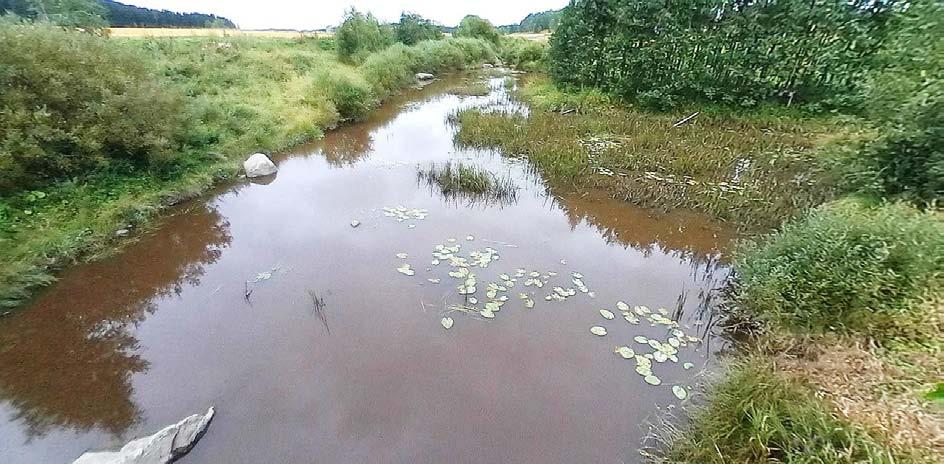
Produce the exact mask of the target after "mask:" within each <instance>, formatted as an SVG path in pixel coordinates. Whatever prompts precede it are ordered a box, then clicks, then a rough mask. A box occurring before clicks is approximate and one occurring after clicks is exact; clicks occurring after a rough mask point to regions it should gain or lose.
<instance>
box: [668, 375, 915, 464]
mask: <svg viewBox="0 0 944 464" xmlns="http://www.w3.org/2000/svg"><path fill="white" fill-rule="evenodd" d="M705 400H706V401H705V402H704V403H703V404H702V405H700V406H699V407H695V408H693V409H692V410H691V411H689V412H690V414H691V416H690V419H689V421H688V423H687V424H681V426H678V425H676V426H672V425H668V424H666V425H665V427H663V428H662V429H661V430H659V431H658V432H657V433H656V434H655V435H654V436H653V438H654V440H655V443H653V444H654V445H655V450H654V452H653V454H654V456H653V457H652V459H651V461H652V462H657V463H665V464H669V463H679V464H681V463H687V464H724V463H739V464H752V463H757V464H762V463H771V462H781V463H791V464H854V463H855V464H864V463H868V464H892V463H903V462H911V461H910V459H909V458H908V457H906V456H899V455H897V454H896V452H894V451H893V450H892V449H891V448H889V447H888V446H887V445H885V444H884V443H883V442H882V441H880V440H878V439H877V438H876V437H873V436H872V435H870V434H869V433H867V432H866V431H864V430H863V429H861V428H858V427H856V426H854V425H852V424H849V423H848V422H846V421H842V420H839V419H837V418H836V417H834V415H833V414H832V413H830V406H829V405H827V404H824V403H823V401H822V400H820V399H819V398H817V397H816V396H815V395H814V394H813V393H812V392H811V391H809V389H808V388H807V387H806V386H805V385H800V384H798V383H796V382H794V381H790V380H788V379H786V378H784V377H783V376H782V375H781V374H779V373H778V372H777V371H776V370H775V369H774V368H773V367H772V366H771V365H770V364H769V363H767V362H766V361H764V360H761V359H746V360H742V361H740V362H738V363H736V364H735V365H733V366H732V367H731V370H730V372H728V373H727V376H726V377H725V378H724V379H723V380H721V381H719V382H717V383H716V384H715V385H713V386H712V387H711V389H710V391H709V393H708V396H707V398H705Z"/></svg>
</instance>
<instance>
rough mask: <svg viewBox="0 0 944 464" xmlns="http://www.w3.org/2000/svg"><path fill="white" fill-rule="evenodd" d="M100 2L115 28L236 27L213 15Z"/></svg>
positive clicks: (106, 1) (228, 21) (106, 0)
mask: <svg viewBox="0 0 944 464" xmlns="http://www.w3.org/2000/svg"><path fill="white" fill-rule="evenodd" d="M100 1H101V2H102V5H104V6H105V8H106V9H107V10H108V15H107V17H106V19H107V20H108V22H109V24H111V25H112V26H113V27H189V28H198V27H208V26H212V27H225V28H235V27H236V25H235V24H233V22H232V21H230V20H228V19H226V18H223V17H220V16H216V15H212V14H203V13H176V12H173V11H167V10H152V9H150V8H141V7H137V6H134V5H125V4H124V3H119V2H115V1H112V0H100Z"/></svg>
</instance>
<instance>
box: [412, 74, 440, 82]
mask: <svg viewBox="0 0 944 464" xmlns="http://www.w3.org/2000/svg"><path fill="white" fill-rule="evenodd" d="M435 78H436V76H434V75H432V74H430V73H416V80H418V81H431V80H433V79H435Z"/></svg>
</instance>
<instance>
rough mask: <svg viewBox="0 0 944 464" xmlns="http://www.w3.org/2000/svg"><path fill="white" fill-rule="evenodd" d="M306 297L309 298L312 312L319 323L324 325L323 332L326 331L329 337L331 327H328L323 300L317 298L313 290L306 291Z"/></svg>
mask: <svg viewBox="0 0 944 464" xmlns="http://www.w3.org/2000/svg"><path fill="white" fill-rule="evenodd" d="M308 296H309V297H310V298H311V306H312V311H313V312H314V313H315V315H317V316H318V319H319V320H321V323H322V324H324V327H325V330H327V331H328V335H331V327H328V316H327V314H325V306H326V304H325V300H324V298H321V297H320V296H318V294H317V293H315V291H314V290H308Z"/></svg>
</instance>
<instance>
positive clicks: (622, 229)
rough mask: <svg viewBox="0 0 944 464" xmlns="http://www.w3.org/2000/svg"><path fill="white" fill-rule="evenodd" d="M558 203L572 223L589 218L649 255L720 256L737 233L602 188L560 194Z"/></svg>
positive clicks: (607, 235)
mask: <svg viewBox="0 0 944 464" xmlns="http://www.w3.org/2000/svg"><path fill="white" fill-rule="evenodd" d="M556 203H557V204H558V205H559V206H560V207H561V209H563V210H564V213H565V214H566V215H567V219H568V222H569V223H570V225H571V227H576V226H577V225H578V224H580V223H581V222H583V221H586V222H587V224H589V225H591V226H593V227H595V228H596V229H597V230H598V231H599V232H600V234H601V236H602V237H603V238H604V239H605V240H606V241H607V243H617V244H620V245H622V246H623V247H632V248H634V249H636V250H639V251H641V252H643V253H644V254H645V255H647V256H648V255H650V254H651V253H653V252H661V253H667V254H675V255H677V256H679V257H680V258H686V259H688V258H690V259H694V260H705V259H711V258H712V257H714V258H717V257H718V256H719V255H720V254H721V253H722V252H723V251H725V250H726V249H727V246H728V245H729V243H730V241H731V239H732V238H733V237H734V234H733V233H732V232H731V231H730V230H728V229H726V228H724V227H721V226H719V225H718V224H715V223H712V222H711V221H709V220H707V219H706V218H704V217H701V216H698V215H695V214H687V213H671V214H661V215H659V214H655V213H654V212H653V211H651V210H647V209H642V208H637V207H634V206H633V205H631V204H629V203H626V202H622V201H619V200H614V199H612V198H609V197H607V196H606V195H605V194H602V193H598V192H589V193H583V194H571V195H565V196H561V197H557V201H556Z"/></svg>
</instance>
